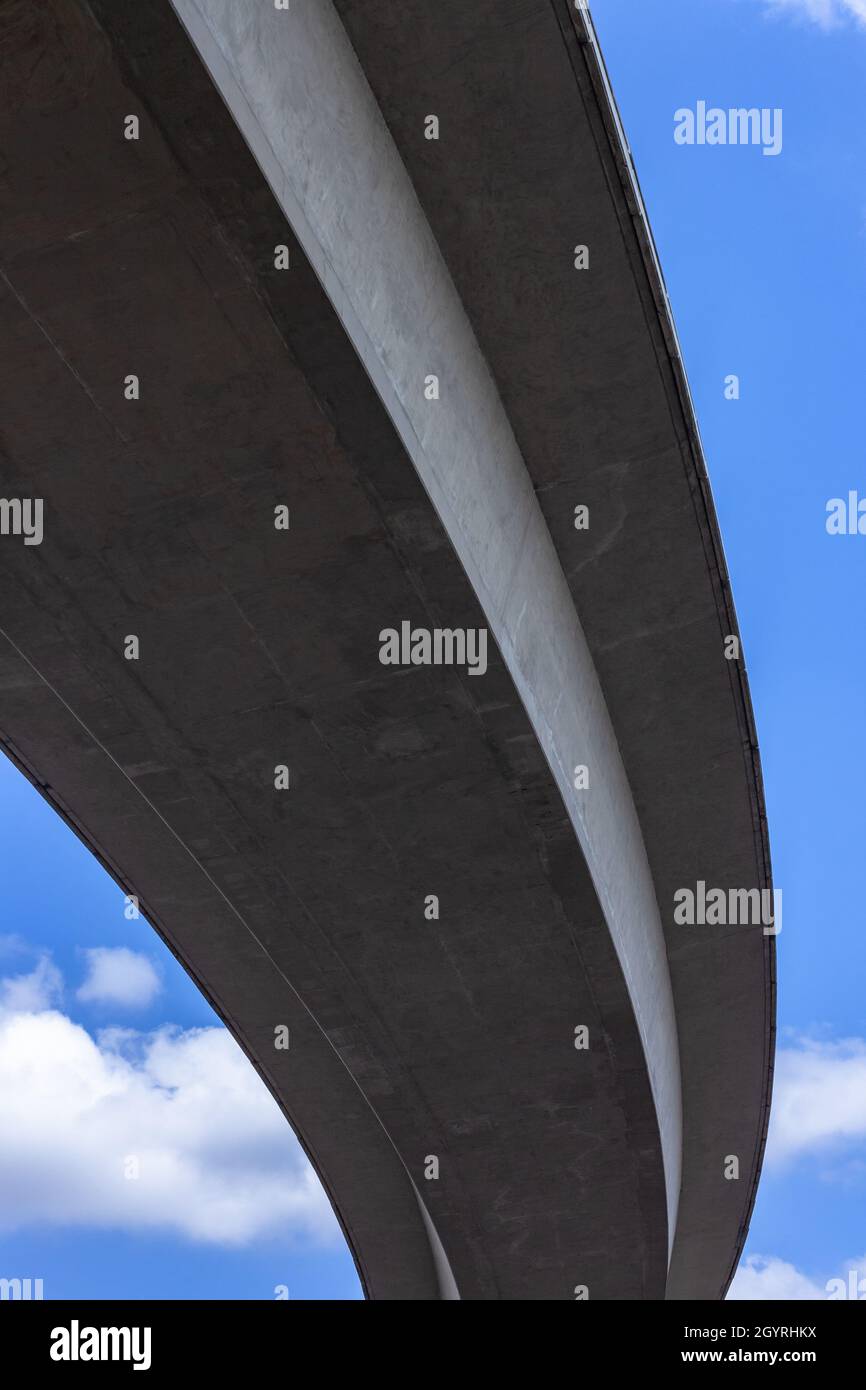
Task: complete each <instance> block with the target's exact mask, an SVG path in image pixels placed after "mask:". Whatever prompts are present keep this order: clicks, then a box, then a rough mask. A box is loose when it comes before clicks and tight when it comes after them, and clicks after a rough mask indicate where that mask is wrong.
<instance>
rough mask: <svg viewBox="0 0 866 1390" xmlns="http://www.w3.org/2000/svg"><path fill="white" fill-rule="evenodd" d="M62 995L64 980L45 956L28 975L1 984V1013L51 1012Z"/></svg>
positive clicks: (1, 981) (48, 957)
mask: <svg viewBox="0 0 866 1390" xmlns="http://www.w3.org/2000/svg"><path fill="white" fill-rule="evenodd" d="M62 992H63V979H62V976H61V974H60V971H59V970H58V969H57V966H56V965H55V964H54V963H53V961H52V960H51V957H50V956H49V955H48V954H47V952H46V953H45V954H43V955H41V956H40V957H39V960H38V961H37V963H36V965H35V966H34V968H33V969H32V970H30V971H28V972H27V973H26V974H22V975H10V976H7V977H6V979H3V980H0V1010H6V1011H11V1012H13V1013H21V1014H27V1013H39V1011H40V1010H42V1009H50V1008H51V1006H52V1005H53V1004H55V1003H56V1002H57V1001H58V1000H59V999H60V996H61V994H62Z"/></svg>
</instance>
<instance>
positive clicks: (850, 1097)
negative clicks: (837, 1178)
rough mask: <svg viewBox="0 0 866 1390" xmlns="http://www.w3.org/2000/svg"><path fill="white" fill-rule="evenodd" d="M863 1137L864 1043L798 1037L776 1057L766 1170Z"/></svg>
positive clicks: (865, 1093)
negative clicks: (829, 1041) (792, 1045)
mask: <svg viewBox="0 0 866 1390" xmlns="http://www.w3.org/2000/svg"><path fill="white" fill-rule="evenodd" d="M863 1139H866V1041H864V1039H862V1038H846V1039H844V1040H842V1041H841V1042H833V1043H826V1042H814V1041H812V1040H810V1039H808V1038H803V1039H800V1040H799V1042H798V1044H797V1045H796V1046H795V1047H785V1048H780V1049H779V1050H778V1052H777V1053H776V1074H775V1079H774V1083H773V1108H772V1112H771V1115H770V1133H769V1137H768V1142H767V1164H768V1166H773V1165H779V1164H782V1163H784V1162H786V1161H787V1160H790V1159H793V1158H796V1157H798V1156H800V1155H802V1154H806V1153H814V1152H820V1151H824V1152H826V1151H829V1150H831V1149H834V1148H835V1149H839V1148H842V1147H844V1146H846V1145H850V1144H852V1143H855V1142H856V1141H858V1140H863Z"/></svg>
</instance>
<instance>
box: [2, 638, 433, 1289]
mask: <svg viewBox="0 0 866 1390" xmlns="http://www.w3.org/2000/svg"><path fill="white" fill-rule="evenodd" d="M0 641H2V642H3V643H5V644H6V646H7V647H8V650H9V652H10V653H12V654H14V660H15V661H16V662H17V663H19V666H20V672H19V676H18V678H17V679H18V680H19V682H20V683H21V684H22V686H23V685H24V684H27V685H29V687H30V694H31V699H32V702H33V705H34V707H37V706H38V705H39V704H40V703H43V704H45V705H48V706H50V707H51V708H52V722H56V723H57V727H58V728H59V729H60V731H61V738H62V739H64V740H65V742H66V746H68V747H72V746H73V745H74V744H75V741H76V739H79V740H80V738H81V735H82V734H83V735H84V736H85V747H86V749H87V754H88V756H89V755H90V754H96V755H97V756H100V757H103V758H104V759H105V766H106V767H107V770H108V773H109V777H110V778H113V779H115V781H116V784H117V785H120V784H123V785H125V786H127V787H128V786H130V785H132V786H133V788H134V790H135V802H134V803H133V807H134V809H132V811H131V815H130V819H131V823H134V824H135V826H136V833H137V834H138V835H139V837H140V840H141V842H144V839H145V837H149V838H150V840H151V841H152V843H153V844H154V845H155V846H157V850H156V853H157V857H158V859H159V862H160V865H161V875H160V877H161V880H162V882H164V883H166V884H168V885H169V887H170V889H171V890H173V891H175V892H177V890H178V889H179V888H180V885H181V884H182V883H183V882H184V879H185V875H186V874H187V873H188V872H189V863H190V861H191V862H192V864H193V865H194V866H195V871H197V873H198V874H200V884H199V888H198V890H197V894H196V902H197V904H199V903H200V910H201V913H202V917H203V918H206V919H207V920H208V922H209V923H210V924H211V925H213V924H214V923H216V922H218V921H219V918H220V914H221V913H226V914H227V915H228V916H229V917H231V918H234V919H236V920H237V921H239V922H240V923H241V924H242V926H243V928H244V931H245V932H246V933H248V935H249V937H250V941H251V943H253V950H254V954H255V955H256V956H258V958H259V959H258V969H259V971H260V974H259V979H258V990H257V997H258V999H259V1000H260V1001H268V1000H269V999H273V998H274V997H275V996H277V997H278V998H279V1000H280V1002H281V1010H282V1015H283V1016H285V1011H286V1002H285V1001H286V997H287V993H288V995H289V996H291V997H293V998H294V999H295V1000H296V1001H297V1004H298V1010H297V1014H296V1015H294V1016H293V1017H292V1024H291V1026H292V1031H293V1036H298V1035H300V1033H301V1029H302V1027H303V1026H304V1024H305V1021H306V1022H307V1023H308V1024H309V1025H310V1026H309V1036H308V1038H307V1040H306V1046H307V1048H310V1047H317V1048H318V1049H319V1050H320V1058H321V1057H324V1058H325V1059H326V1061H327V1062H328V1063H329V1064H330V1072H329V1076H328V1086H329V1089H330V1091H331V1094H332V1096H339V1097H340V1098H341V1100H342V1102H343V1103H344V1110H343V1114H344V1120H345V1118H346V1116H347V1115H348V1114H349V1111H350V1109H351V1108H352V1105H351V1103H352V1100H353V1098H355V1097H357V1100H358V1104H357V1105H356V1106H355V1107H354V1114H353V1115H352V1119H351V1124H350V1130H351V1143H350V1144H349V1146H348V1149H347V1150H346V1151H344V1150H343V1146H341V1145H340V1144H335V1146H334V1148H335V1152H337V1153H338V1161H337V1162H336V1163H334V1162H328V1161H324V1160H323V1155H322V1153H321V1152H320V1151H319V1150H318V1149H317V1147H316V1146H315V1144H314V1143H312V1142H311V1139H310V1136H309V1134H308V1133H307V1129H306V1126H305V1125H304V1124H303V1123H302V1122H301V1121H300V1120H299V1117H298V1114H297V1113H295V1112H294V1111H293V1110H292V1109H291V1108H290V1107H287V1105H286V1103H285V1099H284V1097H285V1095H286V1092H287V1089H288V1087H287V1084H286V1077H284V1076H281V1075H280V1074H279V1068H278V1066H277V1064H276V1063H274V1064H273V1065H272V1066H268V1065H266V1063H265V1061H264V1058H265V1057H266V1056H267V1052H266V1049H265V1048H264V1047H263V1046H262V1041H261V1037H260V1035H258V1034H259V1030H258V1027H257V1024H256V1023H255V1022H254V1021H251V1020H249V1019H248V1018H241V1017H239V1016H238V1015H237V1014H236V1013H234V1012H233V1011H232V1009H231V1007H230V1005H229V1003H228V1002H227V1001H226V1000H224V999H223V998H222V997H221V996H220V995H219V994H218V993H216V992H214V990H213V988H211V987H209V986H208V984H207V982H206V979H205V977H204V976H203V975H202V974H201V973H200V972H199V971H198V970H197V969H196V968H195V965H194V963H193V962H192V960H191V958H190V955H189V952H188V951H184V950H183V949H181V948H180V947H179V945H178V943H177V941H176V939H175V937H174V935H173V933H172V931H171V930H170V928H169V926H168V925H167V924H166V922H165V921H164V920H163V918H162V916H161V914H160V912H158V911H157V910H156V908H155V907H154V905H153V903H152V902H151V901H150V900H149V899H148V898H146V897H142V896H141V890H140V885H138V884H137V883H135V884H134V883H133V882H132V881H131V880H130V879H129V878H128V877H127V876H126V874H125V873H124V872H123V870H122V869H121V867H120V866H119V865H118V864H117V863H116V862H115V861H114V860H113V859H112V858H111V857H110V856H109V854H108V853H107V851H106V850H105V848H104V846H103V844H102V843H101V842H100V841H99V839H98V838H96V837H95V836H94V835H92V834H91V833H90V831H89V830H88V828H87V827H86V826H85V825H84V824H82V822H81V821H80V820H79V819H78V818H77V816H76V815H75V814H74V813H73V811H72V809H71V808H70V807H69V806H67V805H66V804H65V802H64V801H63V799H62V798H61V797H60V796H59V794H58V792H57V790H56V788H55V787H54V786H53V785H50V784H46V783H45V782H44V781H43V780H42V778H41V777H40V776H39V774H38V773H37V772H36V771H35V769H34V768H33V766H32V764H31V762H30V760H29V759H28V758H27V757H26V756H25V754H24V753H23V752H22V750H21V749H20V748H19V747H18V746H17V745H16V744H14V743H13V742H11V741H10V739H9V738H7V737H6V735H5V733H4V732H2V731H0V750H2V753H3V755H5V756H6V757H7V758H8V759H9V761H10V762H11V763H12V764H13V765H14V766H15V767H16V768H17V769H18V771H19V772H20V773H21V774H22V776H24V777H26V778H27V780H28V782H30V784H31V785H32V786H33V787H34V788H35V790H36V791H37V792H39V794H40V795H41V796H42V797H43V798H44V799H45V801H46V802H47V803H48V804H49V805H50V806H51V808H52V810H53V811H54V812H55V813H56V814H57V815H58V816H59V817H60V819H61V820H62V821H63V822H64V823H65V824H66V825H67V826H68V828H69V829H70V830H71V831H72V833H73V834H74V835H75V836H76V837H77V838H78V839H79V840H80V841H81V843H82V844H83V845H84V846H85V848H86V849H87V850H88V851H89V852H90V853H91V854H92V855H93V857H94V859H95V860H96V861H97V862H98V863H99V864H100V866H101V867H102V869H103V870H104V871H105V873H107V874H108V876H109V877H110V878H111V879H113V880H114V882H115V883H116V884H117V885H118V887H119V888H120V890H121V892H122V893H124V894H125V895H127V896H129V897H136V898H137V899H138V902H139V907H140V910H141V913H142V916H143V917H144V919H145V920H146V921H147V923H148V924H149V926H150V927H151V928H152V929H153V930H154V931H155V932H156V933H157V935H158V936H159V937H160V939H161V940H162V942H163V944H164V945H165V946H166V948H167V949H168V950H169V951H170V952H171V953H172V955H173V956H175V958H176V959H177V960H178V961H179V963H180V965H181V966H182V968H183V969H184V970H185V971H186V973H187V974H188V975H189V976H190V977H191V979H192V980H193V981H194V983H195V985H196V988H197V989H198V990H199V992H200V993H201V995H202V996H203V998H204V999H205V1000H206V1001H207V1003H208V1004H209V1006H210V1008H211V1009H212V1010H213V1012H214V1013H215V1014H216V1015H217V1017H218V1018H220V1019H221V1021H222V1022H223V1024H224V1025H225V1027H226V1028H227V1029H228V1031H229V1033H230V1034H231V1036H232V1037H233V1038H234V1040H235V1042H236V1043H237V1044H238V1046H239V1047H240V1049H241V1051H242V1052H243V1053H244V1055H245V1056H246V1058H247V1060H248V1062H249V1063H250V1065H251V1066H252V1067H253V1068H254V1070H255V1071H256V1072H257V1074H258V1075H259V1077H260V1078H261V1080H262V1082H263V1084H264V1085H265V1086H266V1087H267V1089H268V1091H269V1092H270V1094H271V1095H272V1097H273V1099H274V1101H275V1102H276V1104H277V1105H278V1106H279V1107H280V1109H281V1111H282V1112H283V1114H284V1115H285V1117H286V1119H287V1121H288V1123H289V1124H290V1125H291V1126H292V1128H293V1130H294V1132H295V1134H296V1136H297V1138H298V1141H299V1143H300V1144H301V1147H302V1148H303V1150H304V1153H305V1154H306V1155H307V1158H308V1159H309V1161H310V1163H311V1164H312V1165H313V1167H314V1169H315V1171H316V1174H317V1176H318V1179H319V1182H320V1183H321V1184H322V1186H323V1188H324V1191H325V1193H326V1195H327V1196H328V1199H329V1201H330V1202H331V1206H332V1208H333V1210H334V1215H335V1217H336V1220H337V1222H338V1224H339V1226H340V1228H341V1230H342V1233H343V1236H344V1239H345V1241H346V1244H347V1247H348V1249H349V1251H350V1252H351V1254H352V1258H353V1260H354V1262H355V1266H356V1269H357V1273H358V1278H359V1282H360V1284H361V1287H362V1289H363V1291H364V1295H365V1297H366V1298H368V1299H369V1298H380V1299H387V1300H395V1299H410V1300H423V1301H430V1300H442V1301H455V1300H459V1298H460V1293H459V1290H458V1288H457V1284H456V1281H455V1278H454V1274H453V1272H452V1270H451V1266H450V1264H449V1262H448V1258H447V1256H446V1254H445V1251H444V1249H443V1247H442V1243H441V1241H440V1239H439V1236H438V1234H437V1232H436V1230H435V1228H434V1226H433V1223H432V1221H431V1219H430V1216H429V1214H428V1212H427V1208H426V1207H425V1205H424V1202H423V1200H422V1198H421V1195H420V1193H419V1192H418V1189H417V1187H416V1185H415V1183H414V1181H413V1179H412V1176H411V1174H410V1173H409V1170H408V1168H407V1166H406V1163H405V1162H404V1160H403V1158H402V1156H401V1155H400V1153H399V1151H398V1149H397V1147H396V1145H395V1144H394V1141H393V1139H392V1138H391V1136H390V1135H389V1134H388V1131H387V1129H386V1128H385V1126H384V1124H383V1123H382V1120H381V1117H380V1116H379V1115H378V1113H377V1112H376V1110H375V1109H374V1107H373V1105H372V1104H371V1102H370V1101H369V1099H368V1097H367V1096H366V1094H365V1093H364V1091H363V1090H362V1088H361V1087H360V1086H359V1085H358V1083H357V1081H356V1079H355V1077H354V1076H353V1074H352V1072H351V1070H350V1068H349V1067H348V1066H347V1065H346V1063H345V1061H344V1060H343V1058H342V1057H340V1055H339V1053H338V1052H337V1050H336V1049H335V1048H334V1045H333V1043H332V1042H331V1040H330V1039H329V1038H328V1037H327V1036H326V1035H325V1033H324V1032H323V1030H322V1029H321V1027H320V1026H319V1024H318V1022H317V1021H316V1020H315V1019H314V1018H313V1016H312V1015H311V1014H310V1011H309V1009H308V1008H307V1006H306V1005H305V1004H304V1002H303V1000H301V998H300V996H299V995H298V994H297V991H296V990H295V989H294V987H293V986H292V985H291V982H290V981H288V980H287V979H286V978H285V977H284V976H283V975H282V973H281V972H280V971H279V969H278V968H277V967H276V966H275V964H274V962H273V959H272V957H271V956H270V954H269V953H268V952H267V951H266V950H261V951H260V950H258V946H259V943H258V942H257V940H256V938H255V936H254V933H253V932H252V931H251V929H250V928H249V926H248V925H247V923H246V921H245V919H244V918H243V916H242V915H241V914H240V913H239V912H238V909H237V908H236V907H235V905H234V904H232V903H229V902H228V900H227V899H226V898H225V896H224V894H223V893H222V891H221V890H220V889H219V888H218V887H217V885H216V884H215V882H214V880H213V878H212V877H211V875H210V874H209V873H208V871H207V869H206V868H205V867H204V866H203V865H202V864H201V862H200V861H199V859H198V858H197V856H196V854H195V853H194V851H193V850H192V849H191V848H190V847H189V845H188V844H187V843H186V842H185V841H184V840H182V839H181V837H180V836H179V835H178V834H177V833H176V832H175V831H174V830H173V829H172V828H171V827H170V826H169V825H168V824H167V822H165V820H164V818H163V817H162V816H161V814H160V813H159V811H158V810H157V808H156V807H155V806H154V805H153V804H152V803H151V802H150V801H149V800H148V798H147V797H146V796H145V795H144V793H143V792H142V791H141V789H140V788H138V787H136V786H135V784H134V783H130V779H129V777H128V775H127V774H126V773H125V772H124V771H123V769H122V768H120V767H119V765H118V764H117V762H116V760H115V759H114V758H113V757H112V756H111V754H110V753H109V752H108V750H107V749H105V748H104V746H103V745H102V744H101V743H100V740H99V739H98V738H97V737H96V735H95V734H94V733H93V732H92V731H91V730H90V729H89V728H88V727H87V725H85V724H84V723H83V721H82V720H81V718H80V717H79V715H78V714H76V713H75V711H74V710H73V709H72V708H71V706H69V705H68V704H67V702H66V700H64V698H63V697H62V695H60V693H59V692H58V691H57V690H56V689H55V687H54V686H53V685H52V684H51V682H50V681H49V680H48V679H47V678H46V676H45V675H44V674H43V673H42V672H41V671H39V670H38V669H37V668H36V666H34V664H33V662H32V661H31V660H30V659H29V657H27V656H26V655H25V654H24V653H23V652H22V651H21V649H20V648H19V647H18V645H17V644H16V643H15V642H14V641H13V639H12V638H11V637H10V636H9V634H8V633H7V632H5V631H4V630H3V629H0ZM197 910H198V908H197V909H196V911H197ZM196 911H189V910H188V915H189V916H195V915H196ZM211 973H212V972H211ZM286 987H288V990H287V989H286ZM361 1149H363V1151H364V1152H365V1153H367V1154H368V1155H371V1156H372V1158H371V1165H370V1166H368V1169H367V1178H366V1181H365V1180H362V1181H360V1182H359V1183H358V1184H357V1188H356V1191H355V1192H353V1194H352V1201H351V1203H350V1204H349V1210H348V1211H347V1210H346V1209H345V1207H344V1206H343V1205H341V1203H340V1202H339V1201H338V1195H339V1194H345V1192H346V1185H347V1180H351V1176H352V1170H353V1167H354V1164H355V1154H356V1152H357V1151H359V1150H361ZM371 1172H374V1173H375V1179H374V1181H372V1182H370V1181H369V1177H370V1173H371ZM368 1189H369V1190H368ZM383 1203H385V1204H387V1210H388V1212H389V1225H388V1230H387V1234H386V1240H387V1244H388V1246H389V1254H390V1259H389V1260H388V1261H386V1262H382V1263H381V1264H380V1265H379V1266H378V1268H377V1269H376V1270H371V1268H370V1266H369V1264H368V1263H367V1262H365V1259H364V1253H365V1249H366V1247H367V1241H366V1240H365V1239H364V1238H363V1237H359V1229H360V1230H363V1229H364V1228H366V1229H367V1230H369V1229H370V1228H371V1227H372V1225H373V1223H374V1222H381V1214H382V1209H383V1208H382V1204H383ZM353 1218H354V1220H353ZM382 1270H384V1271H385V1273H384V1277H382Z"/></svg>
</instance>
